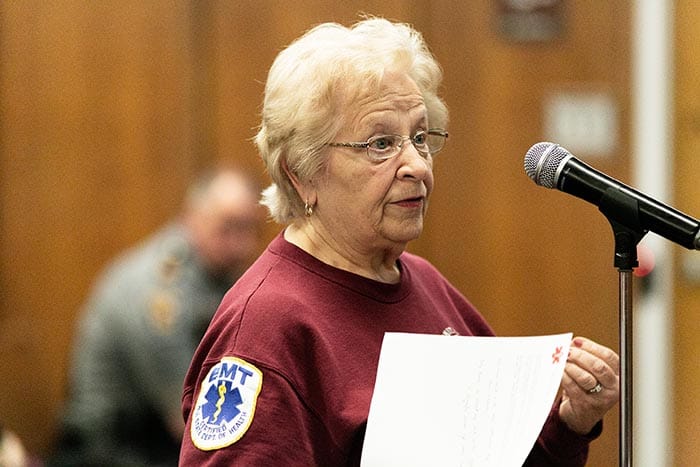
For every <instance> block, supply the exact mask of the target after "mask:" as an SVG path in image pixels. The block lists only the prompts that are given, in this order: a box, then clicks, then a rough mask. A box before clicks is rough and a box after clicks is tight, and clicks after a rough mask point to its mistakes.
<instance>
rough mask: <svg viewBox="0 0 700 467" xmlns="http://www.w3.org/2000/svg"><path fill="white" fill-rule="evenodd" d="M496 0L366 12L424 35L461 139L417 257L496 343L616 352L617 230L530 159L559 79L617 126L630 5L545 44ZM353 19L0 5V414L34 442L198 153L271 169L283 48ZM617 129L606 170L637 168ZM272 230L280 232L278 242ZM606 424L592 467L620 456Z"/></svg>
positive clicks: (167, 6)
mask: <svg viewBox="0 0 700 467" xmlns="http://www.w3.org/2000/svg"><path fill="white" fill-rule="evenodd" d="M497 4H498V2H495V1H490V0H470V1H469V2H455V1H448V0H432V1H429V0H421V1H418V0H415V1H407V0H390V1H381V0H373V1H366V2H363V4H362V11H364V12H366V13H371V14H378V15H383V16H387V17H390V18H393V19H398V20H401V21H407V22H410V23H413V24H414V25H416V27H417V28H418V29H420V30H421V31H423V33H424V35H425V36H426V38H427V39H428V42H429V44H430V45H431V47H432V49H433V50H434V52H435V53H436V55H437V57H438V59H439V61H440V62H441V63H442V65H443V68H444V70H445V86H444V91H445V92H444V94H445V97H446V99H447V102H448V105H449V106H450V108H451V113H452V124H451V125H450V131H451V137H450V141H449V142H448V147H447V148H446V149H445V151H444V153H442V154H440V156H439V159H438V160H437V161H436V169H435V171H436V178H437V188H436V192H435V194H434V198H433V200H432V203H431V210H430V213H429V216H428V224H427V227H426V231H425V233H424V235H423V237H422V238H421V239H420V240H418V241H417V242H415V244H413V245H411V249H412V250H414V251H416V252H418V253H421V254H423V255H425V256H426V257H428V258H429V259H430V260H431V261H433V262H434V263H435V264H436V265H438V267H439V268H440V269H441V270H443V271H444V272H445V274H446V275H447V276H448V277H449V278H450V279H451V280H452V281H453V282H454V283H455V285H457V286H458V287H459V288H460V289H461V290H462V291H463V292H464V293H465V294H466V295H467V296H468V297H469V298H471V299H472V300H473V301H474V303H475V304H476V305H477V306H478V307H479V308H480V309H481V310H482V312H483V313H484V314H485V315H486V316H487V318H488V319H489V321H490V322H491V323H492V324H493V326H494V328H495V329H496V331H497V332H498V333H499V334H502V335H516V334H517V335H526V334H540V333H550V332H564V331H573V332H575V333H580V334H583V335H587V336H589V337H592V338H594V339H597V340H599V341H600V342H602V343H604V344H606V345H609V346H611V347H614V348H615V347H616V346H617V302H616V300H617V295H616V290H617V289H616V281H617V274H616V271H615V270H614V269H613V267H612V239H611V233H610V231H609V227H608V226H607V224H606V222H605V220H604V219H603V218H602V216H601V215H600V214H599V213H598V212H597V210H596V209H595V208H594V207H592V206H589V205H587V204H585V203H584V202H583V201H580V200H576V199H572V198H570V197H569V196H568V195H565V194H562V193H558V192H554V191H546V190H545V189H543V188H539V187H536V186H535V185H534V184H533V183H532V182H531V181H530V180H529V179H527V177H526V176H525V175H524V173H523V170H522V160H523V156H524V154H525V152H526V151H527V149H528V148H529V147H530V146H531V145H532V144H533V143H535V142H537V141H540V140H541V138H542V134H541V131H542V108H541V105H542V99H543V96H544V95H545V94H546V93H547V92H549V91H551V90H552V89H554V88H558V87H560V86H566V87H573V88H574V89H577V88H578V87H579V86H590V85H591V83H593V85H595V86H599V87H600V88H602V89H605V90H609V91H610V92H611V93H612V94H613V95H614V96H615V98H616V99H617V102H618V103H619V109H620V111H621V125H620V126H621V127H623V128H624V126H625V124H626V122H627V121H628V118H627V109H628V95H627V86H628V81H629V73H628V65H629V63H628V52H629V46H628V42H629V37H628V36H629V33H628V30H629V26H628V23H629V6H628V3H627V2H623V1H612V2H609V1H606V0H596V1H594V2H585V4H584V3H582V2H565V4H566V5H567V9H566V15H565V34H564V35H563V36H562V37H561V38H560V39H558V40H556V41H554V42H548V43H543V44H518V43H511V42H509V41H506V40H504V38H503V37H502V36H500V35H499V34H498V33H497V31H496V30H495V24H494V22H495V19H496V16H495V14H496V5H497ZM357 14H358V7H357V6H355V5H354V4H353V3H352V2H338V1H324V0H305V1H304V2H302V3H301V4H299V3H296V4H295V5H294V7H293V8H292V7H290V6H289V3H288V2H283V1H281V0H274V1H273V0H267V1H262V2H260V1H257V0H240V1H236V2H186V1H182V2H159V1H156V2H135V1H134V2H131V1H129V2H121V1H119V2H118V1H105V2H99V3H97V4H94V3H91V4H90V5H89V7H86V6H85V3H84V2H78V1H75V0H69V1H66V2H63V3H61V5H60V6H58V5H51V4H44V3H37V4H31V5H27V4H14V3H13V2H10V3H6V4H3V5H2V7H0V20H1V21H2V23H0V34H1V36H0V93H2V95H1V96H0V97H2V100H1V102H0V105H1V106H2V107H0V112H1V113H0V125H2V126H0V131H1V133H0V136H1V137H2V138H1V139H0V141H1V143H0V144H2V146H1V147H0V149H1V152H0V182H1V185H0V196H1V198H0V200H1V203H2V204H0V221H1V222H2V223H1V229H2V230H0V261H2V262H1V263H0V264H1V267H0V281H1V282H0V287H1V288H2V289H1V290H2V294H1V295H2V296H1V297H0V306H2V308H0V364H1V366H0V373H1V374H0V379H2V380H3V381H7V383H6V384H5V390H4V391H3V393H2V394H1V395H0V420H4V421H6V422H7V423H8V425H10V426H12V427H13V428H15V429H16V430H17V431H18V432H19V433H20V435H22V436H23V437H24V438H25V439H27V440H28V443H29V445H30V447H31V448H32V449H33V450H35V451H37V452H40V453H41V452H44V451H45V450H46V449H48V447H49V446H50V442H51V435H52V432H53V426H52V425H51V416H52V415H54V414H55V411H56V408H57V406H58V404H59V403H60V399H61V395H62V385H63V383H64V380H65V376H64V372H65V365H66V361H67V352H68V349H69V343H70V342H69V341H70V337H71V335H72V326H73V324H74V319H75V315H76V312H77V308H78V306H79V305H80V303H81V302H82V300H83V298H84V295H85V293H86V292H87V290H88V287H89V285H90V284H91V282H92V280H93V279H94V274H95V273H96V272H97V271H98V270H99V268H100V267H101V266H102V265H103V264H104V262H105V261H106V260H108V259H109V258H110V257H111V256H112V255H113V254H114V253H116V252H117V251H119V250H121V249H122V248H123V247H125V246H127V245H130V244H132V243H133V242H134V241H135V240H137V239H138V238H141V237H142V236H143V235H145V234H146V233H147V232H149V231H151V230H152V229H153V228H155V227H156V226H158V225H159V224H160V223H161V222H162V221H163V220H164V219H166V218H167V217H169V216H170V215H172V214H174V213H175V211H176V210H177V206H178V202H179V196H180V194H181V190H182V187H183V185H184V183H185V181H186V180H187V178H188V177H189V176H190V175H191V174H192V173H193V172H194V171H195V170H196V169H197V168H199V167H200V166H202V165H205V164H206V163H207V162H208V161H210V160H224V159H235V160H238V161H240V162H241V163H242V164H243V165H246V166H248V167H250V168H251V169H253V170H257V171H259V172H260V175H261V179H262V180H265V177H264V174H262V164H261V162H260V161H259V160H258V157H257V155H256V154H255V150H254V146H253V144H252V142H251V138H252V137H253V135H254V134H255V127H256V126H257V124H258V121H259V115H258V114H259V108H260V103H261V99H262V91H263V86H264V81H265V78H266V74H267V69H268V68H269V66H270V64H271V62H272V60H273V58H274V56H275V55H276V53H277V52H278V51H279V50H280V49H281V48H282V47H283V46H285V45H286V44H288V43H289V42H290V41H291V40H293V39H294V38H296V37H297V36H298V35H299V34H301V33H302V32H303V31H304V30H306V29H308V28H309V27H311V26H313V25H314V24H317V23H319V22H323V21H329V20H331V21H340V22H344V23H347V22H349V21H352V20H354V19H356V18H357ZM627 139H628V136H627V133H626V132H623V134H622V135H621V137H620V142H621V144H620V147H619V148H618V151H617V152H616V154H614V155H611V157H610V158H609V159H608V160H605V161H602V162H601V163H600V164H598V167H599V168H600V169H601V170H604V171H606V172H608V173H611V174H614V175H617V176H620V177H621V178H625V177H624V176H625V174H626V173H627V166H628V163H627V156H626V154H627V151H628V142H627ZM278 230H279V226H276V225H273V224H270V226H269V228H268V231H267V233H266V236H267V237H271V236H272V235H274V233H276V232H277V231H278ZM39 375H40V376H39ZM30 377H31V378H33V379H30ZM28 381H31V382H33V383H37V382H39V383H40V384H41V385H42V388H43V394H41V393H37V392H34V391H29V390H27V382H28ZM20 400H21V401H23V403H22V404H17V401H20ZM36 410H39V411H40V413H42V417H41V420H40V421H39V423H37V419H36V417H35V416H34V415H33V414H34V413H36V412H35V411H36ZM616 415H617V414H616V413H611V415H610V416H609V418H608V419H607V420H606V431H605V433H604V435H603V437H602V438H601V439H600V440H598V441H597V442H596V443H595V444H594V447H593V450H592V460H591V463H590V464H591V465H614V464H615V460H616V456H617V446H616V443H617V419H616Z"/></svg>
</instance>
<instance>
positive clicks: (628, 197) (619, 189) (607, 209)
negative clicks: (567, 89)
mask: <svg viewBox="0 0 700 467" xmlns="http://www.w3.org/2000/svg"><path fill="white" fill-rule="evenodd" d="M525 173H526V174H527V175H528V177H530V178H531V179H532V180H534V182H535V183H536V184H538V185H541V186H543V187H545V188H556V189H558V190H561V191H563V192H565V193H569V194H571V195H574V196H577V197H579V198H581V199H584V200H586V201H588V202H589V203H593V204H595V205H596V206H598V209H599V210H600V211H601V212H602V213H603V214H605V215H606V217H608V220H610V221H611V222H612V221H614V222H617V223H619V224H621V225H623V226H625V227H627V228H629V229H634V230H636V231H638V232H639V233H640V234H641V235H643V234H646V233H647V232H649V231H651V232H654V233H656V234H658V235H660V236H662V237H664V238H666V239H668V240H671V241H672V242H675V243H678V244H679V245H682V246H684V247H685V248H688V249H689V250H700V221H698V220H697V219H694V218H692V217H690V216H688V215H687V214H684V213H682V212H680V211H678V210H676V209H674V208H672V207H670V206H668V205H666V204H664V203H662V202H660V201H657V200H655V199H653V198H651V197H649V196H647V195H645V194H644V193H641V192H639V191H637V190H635V189H634V188H631V187H629V186H627V185H625V184H623V183H621V182H619V181H617V180H615V179H614V178H611V177H609V176H607V175H605V174H604V173H601V172H599V171H597V170H595V169H594V168H592V167H590V166H589V165H587V164H585V163H584V162H582V161H580V160H578V159H576V158H575V157H574V156H573V155H572V154H571V153H570V152H569V151H567V150H566V149H565V148H563V147H561V146H559V145H558V144H555V143H548V142H542V143H537V144H535V145H533V146H532V147H531V148H530V149H529V150H528V151H527V154H525Z"/></svg>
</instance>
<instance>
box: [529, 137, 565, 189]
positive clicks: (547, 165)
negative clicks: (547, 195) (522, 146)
mask: <svg viewBox="0 0 700 467" xmlns="http://www.w3.org/2000/svg"><path fill="white" fill-rule="evenodd" d="M569 157H572V156H571V153H570V152H569V151H567V150H566V149H565V148H563V147H561V146H559V145H558V144H555V143H548V142H543V143H537V144H535V145H533V146H532V147H531V148H530V149H529V150H528V151H527V154H525V173H526V174H527V176H528V177H530V178H531V179H532V180H534V182H535V183H537V184H538V185H541V186H543V187H545V188H556V186H557V179H558V178H559V177H558V172H557V170H558V168H559V166H560V165H561V162H562V161H563V160H564V159H568V158H569Z"/></svg>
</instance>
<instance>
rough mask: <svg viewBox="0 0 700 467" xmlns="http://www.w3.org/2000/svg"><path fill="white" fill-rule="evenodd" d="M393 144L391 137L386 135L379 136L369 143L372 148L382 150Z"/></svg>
mask: <svg viewBox="0 0 700 467" xmlns="http://www.w3.org/2000/svg"><path fill="white" fill-rule="evenodd" d="M392 145H393V140H392V138H390V137H388V136H380V137H378V138H376V139H375V140H373V141H372V142H371V143H370V147H371V148H372V149H378V150H380V151H381V150H384V149H389V148H391V146H392Z"/></svg>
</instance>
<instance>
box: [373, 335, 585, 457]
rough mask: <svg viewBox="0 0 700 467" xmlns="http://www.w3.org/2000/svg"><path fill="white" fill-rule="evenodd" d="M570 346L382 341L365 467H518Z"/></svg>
mask: <svg viewBox="0 0 700 467" xmlns="http://www.w3.org/2000/svg"><path fill="white" fill-rule="evenodd" d="M571 338H572V334H571V333H567V334H557V335H551V336H533V337H470V336H443V335H427V334H407V333H386V334H385V335H384V341H383V343H382V350H381V353H380V356H379V366H378V369H377V379H376V382H375V387H374V394H373V395H372V402H371V405H370V411H369V418H368V420H367V432H366V435H365V441H364V447H363V452H362V464H361V465H362V467H380V466H381V467H390V466H401V467H418V466H420V467H427V466H440V467H466V466H474V467H487V466H499V467H510V466H513V467H515V466H518V467H519V466H522V464H523V462H524V461H525V458H526V457H527V455H528V453H529V452H530V450H531V449H532V447H533V445H534V444H535V441H536V440H537V437H538V435H539V433H540V431H541V430H542V426H543V425H544V422H545V421H546V419H547V416H548V415H549V412H550V410H551V408H552V404H553V403H554V399H555V397H556V394H557V391H558V388H559V384H560V382H561V378H562V375H563V372H564V365H565V363H566V359H567V356H568V354H569V345H570V342H571Z"/></svg>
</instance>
